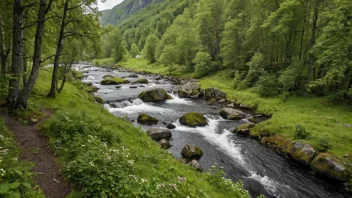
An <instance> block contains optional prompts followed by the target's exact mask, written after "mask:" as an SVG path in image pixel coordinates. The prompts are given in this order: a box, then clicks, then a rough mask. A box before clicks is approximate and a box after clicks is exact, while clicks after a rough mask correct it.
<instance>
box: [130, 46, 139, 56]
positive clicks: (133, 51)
mask: <svg viewBox="0 0 352 198" xmlns="http://www.w3.org/2000/svg"><path fill="white" fill-rule="evenodd" d="M139 53H140V51H139V48H138V46H137V45H136V44H135V43H133V44H132V46H131V51H130V54H131V57H132V58H136V56H137V55H139Z"/></svg>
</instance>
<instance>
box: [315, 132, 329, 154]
mask: <svg viewBox="0 0 352 198" xmlns="http://www.w3.org/2000/svg"><path fill="white" fill-rule="evenodd" d="M318 141H319V143H318V149H319V151H321V152H326V151H327V150H328V149H331V148H332V144H331V141H330V137H329V135H328V134H327V133H323V134H321V135H320V136H319V137H318Z"/></svg>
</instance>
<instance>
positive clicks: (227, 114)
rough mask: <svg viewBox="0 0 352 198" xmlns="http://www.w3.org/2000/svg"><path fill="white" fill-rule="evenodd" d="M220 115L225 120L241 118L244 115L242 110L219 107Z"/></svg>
mask: <svg viewBox="0 0 352 198" xmlns="http://www.w3.org/2000/svg"><path fill="white" fill-rule="evenodd" d="M220 116H221V117H222V118H224V119H227V120H241V119H243V118H245V117H246V116H245V114H244V113H243V112H242V111H240V110H236V109H233V108H223V109H221V111H220Z"/></svg>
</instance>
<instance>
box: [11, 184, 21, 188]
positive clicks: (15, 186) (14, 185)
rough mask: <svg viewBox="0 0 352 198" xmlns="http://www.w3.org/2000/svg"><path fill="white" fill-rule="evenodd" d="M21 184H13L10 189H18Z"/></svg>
mask: <svg viewBox="0 0 352 198" xmlns="http://www.w3.org/2000/svg"><path fill="white" fill-rule="evenodd" d="M20 184H21V183H20V182H13V183H11V184H10V188H11V189H14V188H18V187H19V186H20Z"/></svg>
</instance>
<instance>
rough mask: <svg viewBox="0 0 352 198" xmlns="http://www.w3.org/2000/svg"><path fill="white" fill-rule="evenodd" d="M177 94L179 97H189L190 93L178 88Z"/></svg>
mask: <svg viewBox="0 0 352 198" xmlns="http://www.w3.org/2000/svg"><path fill="white" fill-rule="evenodd" d="M177 95H178V97H179V98H189V95H188V93H187V92H185V91H183V90H178V91H177Z"/></svg>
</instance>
